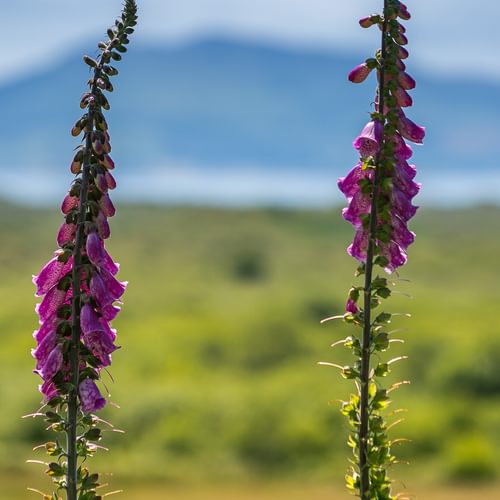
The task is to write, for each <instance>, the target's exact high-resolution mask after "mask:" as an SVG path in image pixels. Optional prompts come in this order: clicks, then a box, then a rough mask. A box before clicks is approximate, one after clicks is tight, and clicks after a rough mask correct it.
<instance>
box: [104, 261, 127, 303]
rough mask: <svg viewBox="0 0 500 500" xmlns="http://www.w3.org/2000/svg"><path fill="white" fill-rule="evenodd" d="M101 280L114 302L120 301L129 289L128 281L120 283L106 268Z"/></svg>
mask: <svg viewBox="0 0 500 500" xmlns="http://www.w3.org/2000/svg"><path fill="white" fill-rule="evenodd" d="M101 278H102V280H103V282H104V285H105V287H106V289H107V290H108V292H109V293H110V295H111V296H112V297H113V299H114V300H118V299H119V298H120V297H121V296H122V295H123V293H124V292H125V288H126V287H127V284H128V283H127V282H126V281H118V280H117V279H116V278H115V277H114V276H113V274H112V273H110V272H109V271H108V270H107V269H106V268H103V269H101Z"/></svg>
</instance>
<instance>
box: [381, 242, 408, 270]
mask: <svg viewBox="0 0 500 500" xmlns="http://www.w3.org/2000/svg"><path fill="white" fill-rule="evenodd" d="M381 254H382V255H383V256H384V257H386V258H387V260H388V261H389V263H388V264H387V267H385V270H386V272H388V273H389V274H390V273H392V272H393V271H395V270H396V268H398V267H400V266H403V265H404V264H406V261H407V260H408V256H407V255H406V252H405V251H404V250H403V249H402V248H401V247H400V246H399V245H398V244H397V243H394V242H392V241H391V243H389V245H388V246H387V247H385V248H384V249H382V251H381Z"/></svg>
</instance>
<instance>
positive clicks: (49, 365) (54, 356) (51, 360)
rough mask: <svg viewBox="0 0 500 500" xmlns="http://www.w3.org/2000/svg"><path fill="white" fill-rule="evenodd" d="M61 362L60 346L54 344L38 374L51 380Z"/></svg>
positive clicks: (59, 367) (44, 378)
mask: <svg viewBox="0 0 500 500" xmlns="http://www.w3.org/2000/svg"><path fill="white" fill-rule="evenodd" d="M62 364H63V354H62V351H61V346H60V345H56V346H55V347H54V349H52V351H51V352H50V354H49V355H48V356H47V359H46V361H45V363H44V365H43V366H42V367H41V369H40V375H41V376H42V378H43V380H51V379H52V377H53V376H54V375H55V374H56V373H57V372H58V371H59V370H60V369H61V367H62Z"/></svg>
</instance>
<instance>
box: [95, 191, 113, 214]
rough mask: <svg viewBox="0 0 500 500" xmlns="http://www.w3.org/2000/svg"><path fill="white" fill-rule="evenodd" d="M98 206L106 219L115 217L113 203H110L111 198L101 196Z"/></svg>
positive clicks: (104, 195) (105, 195)
mask: <svg viewBox="0 0 500 500" xmlns="http://www.w3.org/2000/svg"><path fill="white" fill-rule="evenodd" d="M99 206H100V208H101V210H102V212H103V213H104V215H105V216H106V217H113V215H115V213H116V210H115V207H114V205H113V202H112V201H111V198H110V197H109V195H108V194H107V193H105V194H103V195H102V196H101V199H100V200H99Z"/></svg>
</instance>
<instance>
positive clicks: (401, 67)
mask: <svg viewBox="0 0 500 500" xmlns="http://www.w3.org/2000/svg"><path fill="white" fill-rule="evenodd" d="M396 66H397V68H398V69H399V71H404V70H405V69H406V64H405V63H404V62H403V61H402V60H401V59H396Z"/></svg>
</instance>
